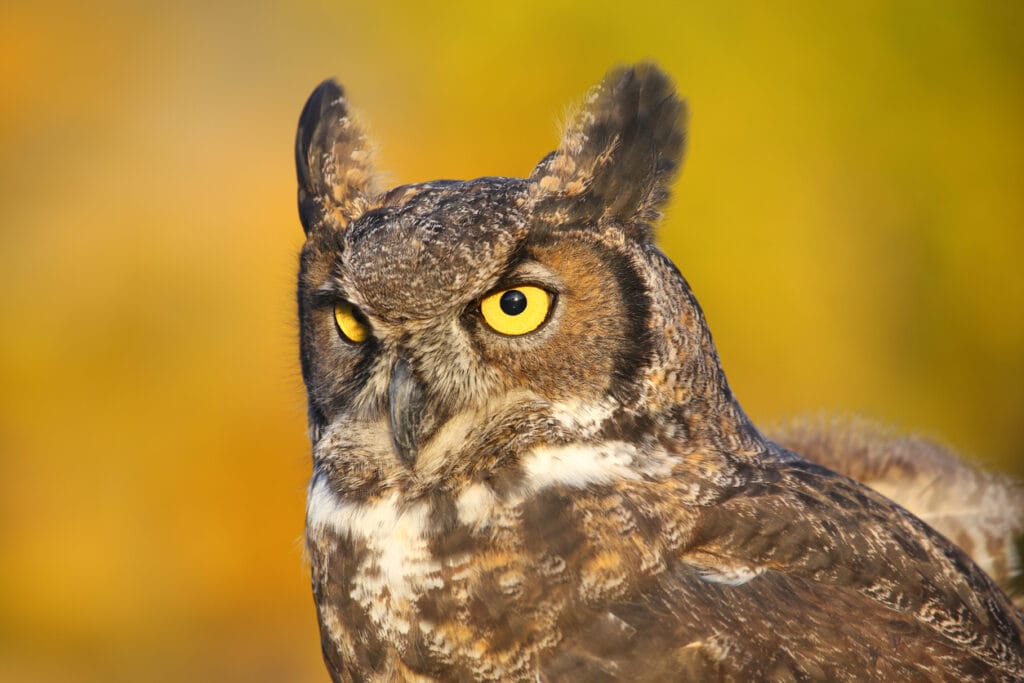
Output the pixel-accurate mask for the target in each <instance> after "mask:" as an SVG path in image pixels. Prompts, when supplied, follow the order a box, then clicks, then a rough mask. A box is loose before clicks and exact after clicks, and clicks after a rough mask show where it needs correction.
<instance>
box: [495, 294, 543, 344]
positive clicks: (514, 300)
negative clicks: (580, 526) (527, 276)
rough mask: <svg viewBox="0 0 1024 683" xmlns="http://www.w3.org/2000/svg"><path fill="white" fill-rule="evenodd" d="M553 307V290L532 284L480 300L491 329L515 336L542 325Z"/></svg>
mask: <svg viewBox="0 0 1024 683" xmlns="http://www.w3.org/2000/svg"><path fill="white" fill-rule="evenodd" d="M550 308H551V294H549V293H548V292H546V291H545V290H543V289H541V288H540V287H533V286H532V285H523V286H521V287H512V288H510V289H503V290H501V291H500V292H495V293H494V294H490V295H488V296H486V297H484V299H483V300H482V301H481V302H480V313H481V314H483V316H484V321H485V322H486V323H487V324H488V325H489V326H490V327H491V329H492V330H494V331H495V332H499V333H501V334H507V335H512V336H516V335H520V334H526V333H527V332H533V331H534V330H535V329H537V328H538V327H540V325H541V323H543V322H544V320H545V319H546V318H547V317H548V310H549V309H550Z"/></svg>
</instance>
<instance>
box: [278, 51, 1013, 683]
mask: <svg viewBox="0 0 1024 683" xmlns="http://www.w3.org/2000/svg"><path fill="white" fill-rule="evenodd" d="M685 119H686V109H685V106H684V104H683V102H682V101H681V100H680V99H679V98H678V97H677V96H676V94H675V91H674V88H673V86H672V84H671V82H670V81H669V80H668V79H667V78H666V77H665V75H664V74H662V73H661V72H660V71H659V70H658V69H657V68H655V67H653V66H651V65H647V64H644V65H638V66H635V67H632V68H625V69H619V70H615V71H613V72H611V73H610V74H609V75H608V76H607V77H606V78H605V79H604V81H603V82H602V83H601V84H600V85H599V86H598V87H597V88H596V89H594V90H593V91H592V92H591V94H590V95H589V96H588V97H587V98H586V100H585V102H584V104H583V107H582V109H581V111H580V113H579V114H578V115H577V116H576V117H575V119H574V120H573V122H572V123H571V124H570V125H569V127H568V129H567V131H566V132H565V134H564V136H563V139H562V141H561V143H560V145H559V147H558V149H557V150H556V151H555V152H553V153H551V154H549V155H548V156H546V157H545V158H544V159H543V160H542V161H541V162H540V163H539V164H538V165H537V167H536V168H535V169H534V171H533V172H532V173H531V174H530V176H529V177H527V178H480V179H477V180H470V181H464V182H463V181H439V182H430V183H421V184H415V185H405V186H401V187H396V188H394V189H391V190H389V191H379V190H378V188H377V187H376V185H375V182H374V171H373V167H372V165H371V160H370V154H369V145H368V142H367V140H366V138H365V135H364V133H363V132H362V130H361V129H360V127H359V126H358V124H357V123H356V122H355V121H354V120H353V119H352V117H351V116H350V113H349V109H348V105H347V102H346V99H345V98H344V96H343V93H342V90H341V88H340V87H339V86H337V85H336V84H334V83H333V82H326V83H324V84H323V85H321V86H320V87H319V88H318V89H317V90H316V91H315V92H314V93H313V95H312V96H311V97H310V99H309V101H308V102H307V104H306V107H305V109H304V110H303V112H302V116H301V118H300V122H299V130H298V139H297V143H296V161H297V166H298V177H299V209H300V214H301V218H302V223H303V226H304V228H305V231H306V243H305V246H304V247H303V250H302V256H301V272H300V276H299V296H298V299H299V315H300V321H301V347H302V371H303V377H304V379H305V382H306V386H307V388H308V399H309V421H310V434H311V438H312V441H313V462H314V465H313V476H312V481H311V483H310V489H309V499H308V507H307V540H308V552H309V557H310V562H311V565H312V578H313V593H314V598H315V602H316V606H317V613H318V617H319V621H320V631H321V639H322V648H323V653H324V657H325V660H326V663H327V667H328V669H329V670H330V673H331V676H332V677H333V679H334V680H335V681H357V680H375V681H412V680H416V681H424V680H489V681H606V680H630V681H645V680H648V681H664V680H679V679H692V680H704V679H729V680H760V679H763V680H779V681H790V680H792V681H798V680H867V679H871V680H886V681H894V680H940V679H941V680H964V679H968V678H984V679H986V680H1021V679H1022V678H1024V643H1022V639H1024V615H1022V614H1021V612H1019V611H1018V610H1017V609H1016V608H1015V607H1014V606H1013V604H1012V603H1011V602H1010V601H1009V599H1008V598H1007V597H1006V595H1005V594H1004V593H1003V591H1002V590H1000V588H999V587H998V586H996V585H995V584H994V583H993V581H992V580H991V579H990V578H989V577H988V576H987V575H986V574H985V573H984V572H983V571H981V570H980V569H978V568H977V566H976V565H975V564H974V562H973V561H972V560H971V559H970V558H969V557H968V556H967V555H965V554H964V552H962V551H961V550H960V549H959V548H957V547H956V546H955V545H953V544H952V543H950V542H949V541H947V540H946V539H945V538H944V537H942V536H940V535H939V534H938V533H936V532H935V531H933V530H932V529H931V527H929V526H928V525H926V524H925V523H924V522H922V521H921V520H920V519H918V518H917V517H915V516H913V515H911V514H910V513H908V512H906V511H905V510H904V509H903V508H901V507H899V506H898V505H896V504H895V503H893V502H891V501H890V500H889V499H887V498H885V497H883V496H882V495H880V494H879V493H877V492H875V491H874V490H872V489H870V488H867V487H865V486H863V485H861V484H858V483H856V482H855V481H853V480H851V479H849V478H846V477H844V476H842V475H839V474H836V473H835V472H833V471H832V470H829V469H826V468H825V467H822V466H820V465H816V464H812V463H810V462H808V461H807V460H805V459H803V458H801V457H800V456H798V455H795V454H794V453H792V452H790V451H787V450H786V449H784V448H782V447H781V446H779V445H777V444H775V443H773V442H772V441H770V440H769V439H767V438H766V437H765V436H763V435H762V433H761V432H760V431H759V430H758V429H757V428H756V427H755V426H754V425H753V424H752V423H751V421H750V420H749V419H748V418H747V416H746V415H745V414H744V413H743V410H742V409H741V408H740V405H739V403H738V402H737V401H736V399H735V397H734V396H733V394H732V392H731V390H730V389H729V385H728V383H727V382H726V379H725V376H724V374H723V373H722V369H721V366H720V364H719V360H718V356H717V353H716V351H715V347H714V345H713V343H712V340H711V335H710V333H709V332H708V328H707V325H706V324H705V320H704V316H703V314H702V312H701V309H700V307H699V306H698V304H697V301H696V300H695V299H694V296H693V294H692V293H691V291H690V288H689V286H688V285H687V283H686V281H685V280H684V279H683V277H682V276H681V275H680V274H679V272H678V271H677V270H676V268H675V266H673V264H672V263H671V262H670V261H669V259H668V258H667V257H666V256H665V255H664V254H662V253H661V252H660V251H659V250H658V249H657V247H655V245H654V242H653V238H652V225H653V224H654V223H655V222H656V221H657V220H658V218H659V210H660V209H661V207H662V205H663V204H664V203H665V201H666V200H667V198H668V192H669V185H670V182H671V181H672V179H673V177H674V176H675V174H676V171H677V169H678V167H679V163H680V159H681V155H682V151H683V146H684V141H685V132H684V123H685Z"/></svg>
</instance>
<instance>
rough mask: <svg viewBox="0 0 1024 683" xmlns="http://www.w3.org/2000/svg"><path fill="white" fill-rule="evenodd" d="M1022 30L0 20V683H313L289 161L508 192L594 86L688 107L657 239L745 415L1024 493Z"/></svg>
mask: <svg viewBox="0 0 1024 683" xmlns="http://www.w3.org/2000/svg"><path fill="white" fill-rule="evenodd" d="M1022 22H1024V5H1021V4H1020V3H1013V2H1004V3H998V2H997V3H969V2H951V3H941V6H939V5H936V4H934V3H923V2H911V3H890V2H883V1H882V0H873V1H871V2H855V3H838V4H837V3H824V4H822V3H816V2H809V1H803V2H797V3H793V4H791V7H790V10H789V11H788V12H787V13H785V14H783V13H780V12H778V11H777V10H776V9H774V6H769V5H766V4H763V3H738V4H731V3H730V4H720V3H700V4H693V5H687V4H684V3H672V4H669V3H645V2H634V3H629V5H628V10H627V9H624V6H623V5H621V4H620V3H614V4H613V3H609V2H597V3H565V2H518V3H502V4H500V5H492V4H489V3H468V2H452V3H448V4H447V5H446V6H444V7H438V6H436V5H434V4H432V3H413V2H407V3H379V4H377V3H364V4H359V5H356V4H351V3H314V2H304V3H269V2H254V3H249V4H248V5H246V6H242V5H237V6H222V7H211V6H209V5H208V4H207V3H198V2H187V3H165V4H157V3H144V4H137V3H128V2H102V3H98V4H97V3H89V4H81V3H78V4H76V3H70V2H53V3H51V2H32V3H28V2H21V3H18V2H15V3H13V4H12V3H7V4H5V5H4V6H3V8H0V86H2V93H3V96H2V98H0V259H2V268H0V285H2V287H3V291H4V296H3V297H2V298H0V324H2V327H0V538H2V539H3V554H2V555H0V586H2V588H0V590H2V591H3V596H2V600H0V679H3V680H11V681H39V682H48V681H136V680H147V681H164V680H166V681H171V680H250V681H303V680H306V681H318V680H325V679H326V673H325V671H324V670H323V668H322V665H321V663H320V655H319V645H318V636H317V631H316V626H315V617H314V613H313V607H312V600H311V597H310V594H309V588H308V583H307V575H306V567H305V565H304V562H303V558H302V550H301V540H300V539H301V535H302V524H303V516H304V497H305V480H306V478H307V476H308V470H309V456H308V443H307V442H306V440H305V434H304V430H305V417H304V396H303V390H302V386H301V379H300V377H299V371H298V363H297V350H296V326H295V322H294V304H293V286H294V274H293V272H294V270H295V266H296V255H297V252H298V249H299V247H300V245H301V236H302V233H301V230H300V228H299V224H298V220H297V217H296V213H295V196H294V193H295V189H294V180H293V168H292V163H293V162H292V136H293V134H294V126H295V123H296V120H297V117H298V113H299V110H300V108H301V106H302V103H303V102H304V100H305V98H306V96H307V95H308V94H309V92H310V91H311V90H312V88H313V87H314V86H315V85H316V84H317V83H318V82H319V81H320V80H321V79H322V78H324V77H326V76H330V75H337V76H339V77H340V79H341V80H342V82H343V83H345V85H346V87H347V88H348V90H349V92H350V94H351V97H352V99H353V101H354V102H355V103H356V105H357V106H358V107H359V108H360V109H361V110H362V112H363V114H364V118H365V119H366V120H367V121H368V122H369V124H370V126H371V128H372V130H373V131H374V133H375V134H376V137H377V139H378V140H379V141H380V143H381V150H382V151H381V155H380V161H381V165H382V166H383V167H384V168H387V169H389V170H390V171H391V173H392V174H393V175H392V177H393V179H394V180H395V182H411V181H418V180H426V179H431V178H435V177H475V176H479V175H496V174H504V175H523V174H525V173H528V172H529V170H530V169H531V167H532V165H533V164H534V163H535V162H536V161H537V160H538V159H539V158H540V157H541V156H543V154H544V153H545V152H546V151H547V150H549V149H550V148H552V147H553V145H554V144H555V142H556V140H557V130H556V127H555V126H554V125H552V120H553V119H555V118H557V117H559V116H562V115H564V113H565V112H566V110H567V109H566V106H567V104H568V103H569V102H572V101H573V100H575V99H577V98H579V97H580V96H581V95H582V94H583V92H584V91H585V90H586V88H587V87H589V86H590V85H591V84H592V83H594V82H596V81H597V80H598V79H599V78H600V77H601V75H602V74H603V73H604V71H605V70H606V69H607V68H608V67H609V66H611V65H612V64H615V63H621V62H629V61H634V60H636V59H640V58H653V59H655V60H656V61H658V62H659V63H660V64H662V66H664V67H665V68H666V69H667V70H668V71H669V72H670V73H672V74H674V75H675V77H676V78H677V79H678V83H679V88H680V91H681V92H683V93H684V94H686V95H687V96H688V97H689V100H690V106H691V110H692V112H693V117H692V122H691V136H690V140H691V143H690V151H689V155H688V159H687V164H686V168H685V170H684V172H683V175H682V178H681V179H680V181H679V182H678V184H677V197H676V200H675V202H674V203H673V205H672V206H671V208H670V210H669V214H668V220H667V221H666V223H665V224H664V225H663V227H662V229H661V236H662V241H663V244H664V245H665V247H666V249H667V251H669V253H670V254H671V255H672V256H673V257H674V258H675V260H676V262H677V263H678V264H679V266H680V268H681V270H682V271H683V272H684V273H685V274H686V275H687V277H688V278H689V280H690V282H691V283H692V284H693V286H694V288H695V290H696V292H697V294H698V296H699V297H700V299H701V301H702V304H703V306H704V309H705V311H706V313H707V315H708V318H709V320H710V323H711V326H712V330H713V331H714V332H715V335H716V339H717V342H718V345H719V350H720V353H721V355H722V358H723V362H724V364H725V367H726V369H727V371H728V372H729V375H730V378H731V382H732V385H733V388H734V389H735V391H736V393H737V394H738V395H739V396H740V398H741V399H742V400H743V401H744V405H745V407H746V408H747V410H748V412H749V413H750V414H751V415H752V416H753V417H754V419H755V420H757V421H761V422H771V421H774V420H778V419H781V418H784V417H786V416H790V415H793V414H795V413H801V412H808V411H816V410H819V409H822V408H824V409H829V410H850V411H855V412H859V413H863V414H867V415H872V416H875V417H878V418H881V419H884V420H887V421H890V422H895V423H897V424H900V425H903V426H905V427H907V428H913V429H918V430H920V431H922V432H923V433H926V434H930V435H934V436H938V437H940V438H944V439H946V440H948V442H950V443H952V444H954V445H955V446H957V447H959V448H960V449H961V450H962V451H964V452H967V453H970V454H972V455H974V456H976V457H978V458H979V459H983V460H985V461H986V462H989V463H991V464H994V465H996V466H999V467H1002V468H1003V469H1004V470H1006V471H1009V472H1013V473H1015V474H1017V475H1022V474H1024V465H1022V461H1021V454H1022V453H1024V410H1022V408H1024V400H1022V399H1024V275H1022V272H1021V266H1020V255H1021V254H1022V253H1024V230H1022V229H1021V228H1022V226H1024V202H1022V201H1021V192H1020V188H1021V179H1022V167H1024V140H1022V135H1024V133H1022V128H1021V125H1020V122H1021V121H1022V120H1024V90H1022V89H1021V87H1020V84H1021V83H1022V82H1024V47H1022V46H1024V42H1022V41H1021V40H1020V32H1019V30H1020V26H1021V25H1022Z"/></svg>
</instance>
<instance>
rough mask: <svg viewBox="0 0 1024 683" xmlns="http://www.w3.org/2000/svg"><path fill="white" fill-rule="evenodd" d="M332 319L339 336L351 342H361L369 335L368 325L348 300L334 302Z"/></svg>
mask: <svg viewBox="0 0 1024 683" xmlns="http://www.w3.org/2000/svg"><path fill="white" fill-rule="evenodd" d="M334 320H335V322H337V323H338V329H339V330H340V331H341V336H342V337H344V338H345V339H346V340H347V341H350V342H352V343H353V344H362V343H363V342H364V341H366V338H367V337H369V336H370V325H369V323H367V322H366V318H365V317H364V316H363V314H362V313H361V312H360V310H359V309H358V308H356V307H355V306H353V305H352V304H350V303H348V302H341V303H337V304H334Z"/></svg>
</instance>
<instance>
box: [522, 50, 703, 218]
mask: <svg viewBox="0 0 1024 683" xmlns="http://www.w3.org/2000/svg"><path fill="white" fill-rule="evenodd" d="M686 118H687V110H686V103H685V101H683V100H681V99H679V97H678V96H677V95H676V92H675V87H674V86H673V85H672V81H671V80H670V79H669V78H668V76H666V75H665V73H664V72H662V71H661V70H660V69H658V67H656V66H655V65H653V64H650V63H641V64H637V65H635V66H631V67H620V68H618V69H615V70H613V71H611V72H610V73H609V74H608V75H607V76H605V78H604V80H603V81H602V82H601V84H600V85H598V86H597V87H596V88H594V89H593V90H591V92H590V94H589V95H588V96H587V98H586V100H585V101H584V104H583V107H582V109H581V110H580V112H579V113H578V114H577V115H576V116H575V117H574V118H573V120H572V121H571V123H570V124H569V126H568V128H567V129H566V131H565V133H564V134H563V136H562V142H561V144H560V145H559V147H558V149H557V150H556V151H555V152H554V153H552V154H550V155H548V156H547V157H545V158H544V160H542V161H541V162H540V164H538V165H537V168H536V169H535V170H534V171H533V173H532V175H531V176H530V180H531V181H532V183H533V185H532V188H531V189H532V192H533V194H534V197H535V199H536V201H537V207H538V209H540V210H541V213H542V214H544V213H550V214H552V215H557V216H559V220H560V221H564V220H565V219H566V218H568V219H570V220H572V219H577V220H580V219H582V220H586V221H589V222H594V223H596V222H599V221H601V220H602V219H613V220H616V221H618V222H620V223H621V224H623V226H625V227H626V228H627V229H629V230H631V231H634V233H635V234H637V236H642V237H646V236H648V235H649V232H650V226H651V224H653V223H655V222H656V221H658V219H660V218H661V213H660V209H661V207H662V206H663V205H664V204H665V202H666V201H667V200H668V197H669V185H670V184H671V182H672V180H673V179H674V178H675V175H676V173H677V171H678V170H679V166H680V164H681V162H682V156H683V149H684V147H685V143H686ZM545 209H546V211H545Z"/></svg>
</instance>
